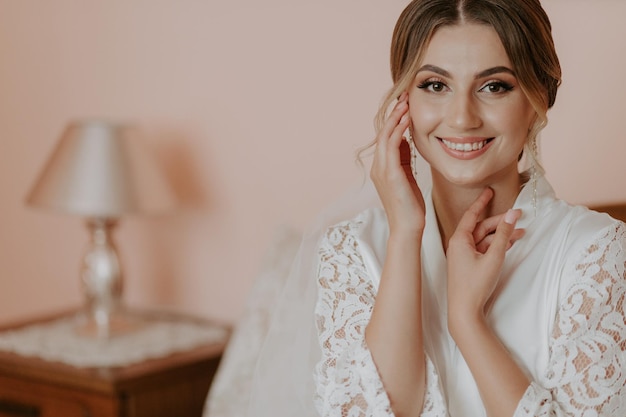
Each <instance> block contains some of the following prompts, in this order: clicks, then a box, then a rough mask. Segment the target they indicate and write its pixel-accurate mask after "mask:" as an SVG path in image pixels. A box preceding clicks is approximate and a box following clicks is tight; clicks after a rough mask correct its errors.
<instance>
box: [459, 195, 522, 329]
mask: <svg viewBox="0 0 626 417" xmlns="http://www.w3.org/2000/svg"><path fill="white" fill-rule="evenodd" d="M492 197H493V191H492V190H491V189H489V188H487V189H485V190H484V191H483V192H482V194H481V195H480V196H479V197H478V198H477V199H476V201H475V202H474V203H473V204H472V205H471V206H470V208H469V209H468V210H467V211H466V212H465V214H464V215H463V217H462V218H461V221H460V222H459V225H458V226H457V228H456V231H455V232H454V234H453V235H452V237H451V238H450V241H449V243H448V251H447V263H448V319H449V321H454V320H456V319H457V318H462V319H467V318H476V317H478V318H484V312H485V306H486V305H487V302H488V301H489V299H490V297H491V296H492V294H493V292H494V290H495V288H496V286H497V284H498V280H499V277H500V272H501V270H502V264H503V262H504V256H505V254H506V251H507V250H508V249H509V248H510V247H511V245H512V244H513V243H514V242H515V241H516V240H517V239H519V238H521V237H522V236H523V234H524V231H523V230H516V229H515V223H516V222H517V220H518V219H519V217H520V215H521V211H520V210H509V211H508V212H506V213H505V214H503V215H499V216H495V217H490V218H488V219H486V220H483V221H482V222H481V221H479V219H480V217H481V216H482V215H483V213H484V211H485V208H486V207H487V204H488V203H489V201H490V200H491V198H492ZM495 225H497V226H495ZM494 227H495V233H492V232H493V229H494ZM451 324H453V323H451ZM450 330H451V331H453V326H452V325H451V329H450Z"/></svg>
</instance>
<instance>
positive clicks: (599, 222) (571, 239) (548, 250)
mask: <svg viewBox="0 0 626 417" xmlns="http://www.w3.org/2000/svg"><path fill="white" fill-rule="evenodd" d="M533 200H536V207H535V204H533ZM425 202H426V229H425V231H424V236H423V245H422V279H423V282H422V298H423V299H422V302H423V329H424V340H425V350H426V353H427V355H428V356H429V358H430V359H431V360H432V362H433V364H434V366H435V369H436V371H437V373H438V375H439V380H440V390H441V394H442V396H443V398H444V400H445V402H446V403H447V407H448V410H447V411H448V414H449V415H450V416H451V417H483V416H485V415H486V413H485V410H484V407H483V405H482V401H481V398H480V394H479V392H478V387H477V386H476V383H475V381H474V379H473V377H472V374H471V372H470V370H469V368H468V366H467V363H466V362H465V360H464V358H463V356H462V355H461V354H460V352H459V350H458V347H457V346H456V344H455V342H454V340H453V339H452V338H451V336H450V334H449V332H448V328H447V288H446V287H447V283H446V277H447V266H446V258H445V254H444V250H443V246H442V242H441V236H440V234H439V230H438V225H437V218H436V214H435V211H434V208H433V203H432V197H431V193H430V192H428V193H427V194H426V195H425ZM514 208H518V209H521V210H522V217H521V218H520V220H519V221H518V223H517V226H516V227H518V228H523V229H525V230H526V234H525V236H524V237H523V238H522V239H521V240H519V241H517V242H516V243H515V244H514V245H513V247H512V248H510V249H509V250H508V252H507V253H506V257H505V261H504V265H503V268H502V272H501V277H500V281H499V284H498V287H497V288H496V291H495V294H494V297H493V299H495V302H493V304H492V305H491V306H490V308H489V310H488V320H489V322H490V323H491V325H492V327H493V329H494V330H495V332H496V333H497V335H498V337H499V338H500V340H501V341H502V343H503V344H504V345H505V346H506V347H507V348H508V350H509V351H510V352H511V354H512V355H513V356H514V358H515V359H516V361H517V363H518V364H519V365H520V366H521V367H522V368H523V370H524V372H525V373H526V374H527V376H528V378H529V379H531V380H534V381H536V382H537V383H539V384H540V385H544V382H547V381H546V375H547V372H548V360H549V353H550V352H549V348H550V347H549V341H550V335H551V333H552V330H553V325H554V321H555V317H556V312H557V308H558V305H559V301H560V300H561V298H562V297H563V295H564V291H566V290H567V288H568V287H569V286H570V285H571V284H572V282H571V280H572V277H574V276H575V274H574V273H573V271H571V268H574V267H575V265H576V261H577V260H579V259H580V255H581V251H583V250H585V245H586V244H589V242H591V241H592V240H591V239H592V238H593V237H594V236H595V234H596V233H597V232H598V231H600V230H602V229H603V228H604V227H607V226H609V225H610V224H611V223H612V222H614V221H615V220H613V219H611V218H610V217H609V216H608V215H605V214H600V213H597V212H593V211H590V210H588V209H586V208H584V207H580V206H571V205H568V204H567V203H565V202H563V201H561V200H558V199H556V198H555V194H554V191H553V190H552V188H551V186H550V185H549V184H548V182H547V181H546V180H545V178H544V177H543V176H541V177H539V178H538V179H537V182H536V191H535V190H533V184H532V181H531V182H529V183H528V184H527V185H526V186H525V187H524V188H523V189H522V191H521V192H520V194H519V196H518V198H517V200H516V202H515V205H514ZM388 234H389V231H388V226H387V221H386V217H385V213H384V211H383V210H382V209H380V208H376V209H371V210H368V213H367V214H366V220H365V226H364V227H362V228H361V232H360V234H359V235H358V236H357V240H358V243H359V247H360V248H361V252H362V256H363V261H364V264H365V266H366V268H367V270H368V275H369V277H370V279H371V281H372V284H373V285H374V287H375V288H376V290H377V289H378V286H379V284H380V276H381V271H382V265H383V262H384V259H385V250H386V242H387V237H388Z"/></svg>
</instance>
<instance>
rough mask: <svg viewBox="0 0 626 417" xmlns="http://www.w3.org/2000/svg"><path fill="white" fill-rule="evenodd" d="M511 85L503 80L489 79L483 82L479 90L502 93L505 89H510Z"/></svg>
mask: <svg viewBox="0 0 626 417" xmlns="http://www.w3.org/2000/svg"><path fill="white" fill-rule="evenodd" d="M512 89H513V86H512V85H511V84H509V83H506V82H504V81H491V82H489V83H487V84H485V86H484V87H482V88H481V89H480V90H479V91H482V92H485V93H491V94H498V93H504V92H506V91H511V90H512Z"/></svg>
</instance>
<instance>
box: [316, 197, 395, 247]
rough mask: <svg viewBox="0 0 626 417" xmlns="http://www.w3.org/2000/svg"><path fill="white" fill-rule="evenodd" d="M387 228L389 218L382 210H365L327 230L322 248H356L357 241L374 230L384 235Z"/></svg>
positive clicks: (375, 208) (376, 208) (374, 208)
mask: <svg viewBox="0 0 626 417" xmlns="http://www.w3.org/2000/svg"><path fill="white" fill-rule="evenodd" d="M386 227H387V218H386V216H385V212H384V210H383V209H382V208H378V207H373V208H368V209H366V210H363V211H362V212H360V213H359V214H357V215H356V216H355V217H353V218H351V219H349V220H344V221H341V222H339V223H336V224H334V225H333V226H330V227H329V228H328V229H326V232H325V233H324V236H323V238H322V243H321V246H322V247H324V246H326V247H328V246H330V247H335V248H338V247H342V246H345V245H349V246H353V247H354V246H356V245H357V243H356V241H357V240H358V239H359V238H362V237H364V236H365V235H367V234H368V232H369V231H371V230H372V229H376V230H378V231H380V232H383V233H384V229H385V228H386Z"/></svg>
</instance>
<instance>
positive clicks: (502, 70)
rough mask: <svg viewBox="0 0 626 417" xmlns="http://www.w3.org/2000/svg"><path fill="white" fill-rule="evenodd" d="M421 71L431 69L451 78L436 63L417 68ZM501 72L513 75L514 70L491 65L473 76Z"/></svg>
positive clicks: (485, 75) (479, 76)
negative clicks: (491, 66)
mask: <svg viewBox="0 0 626 417" xmlns="http://www.w3.org/2000/svg"><path fill="white" fill-rule="evenodd" d="M422 71H431V72H434V73H436V74H439V75H441V76H442V77H446V78H452V76H451V75H450V73H449V72H448V71H446V70H445V69H443V68H441V67H438V66H436V65H430V64H426V65H424V66H422V67H421V68H420V69H419V70H417V72H418V73H420V72H422ZM503 72H504V73H507V74H511V75H512V76H514V77H515V72H513V70H512V69H510V68H507V67H505V66H502V65H500V66H497V67H493V68H487V69H486V70H483V71H481V72H479V73H478V74H476V77H474V78H476V79H478V78H484V77H489V76H490V75H494V74H500V73H503Z"/></svg>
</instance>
